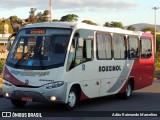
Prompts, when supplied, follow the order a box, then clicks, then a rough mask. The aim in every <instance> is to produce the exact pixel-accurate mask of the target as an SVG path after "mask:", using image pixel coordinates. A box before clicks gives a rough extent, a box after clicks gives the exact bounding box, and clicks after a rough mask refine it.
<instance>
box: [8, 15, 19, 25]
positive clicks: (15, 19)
mask: <svg viewBox="0 0 160 120" xmlns="http://www.w3.org/2000/svg"><path fill="white" fill-rule="evenodd" d="M9 20H10V22H11V23H15V22H18V20H19V18H18V17H17V16H10V17H9Z"/></svg>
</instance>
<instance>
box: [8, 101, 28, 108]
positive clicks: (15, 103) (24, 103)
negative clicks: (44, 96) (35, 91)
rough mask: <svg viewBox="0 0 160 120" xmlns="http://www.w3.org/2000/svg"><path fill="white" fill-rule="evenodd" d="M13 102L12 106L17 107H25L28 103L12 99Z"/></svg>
mask: <svg viewBox="0 0 160 120" xmlns="http://www.w3.org/2000/svg"><path fill="white" fill-rule="evenodd" d="M11 102H12V104H13V105H14V106H15V107H19V108H20V107H24V106H25V105H26V103H27V102H26V101H21V100H13V99H11Z"/></svg>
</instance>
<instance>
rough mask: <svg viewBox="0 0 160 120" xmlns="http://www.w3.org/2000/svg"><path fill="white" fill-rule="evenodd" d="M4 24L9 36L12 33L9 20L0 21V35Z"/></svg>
mask: <svg viewBox="0 0 160 120" xmlns="http://www.w3.org/2000/svg"><path fill="white" fill-rule="evenodd" d="M4 24H8V27H9V28H8V32H9V33H10V34H12V33H13V28H12V26H11V22H10V20H9V19H5V20H0V34H2V33H3V26H4Z"/></svg>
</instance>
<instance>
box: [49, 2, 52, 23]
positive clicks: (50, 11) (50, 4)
mask: <svg viewBox="0 0 160 120" xmlns="http://www.w3.org/2000/svg"><path fill="white" fill-rule="evenodd" d="M49 13H50V22H52V0H50V2H49Z"/></svg>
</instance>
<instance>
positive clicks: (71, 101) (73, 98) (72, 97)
mask: <svg viewBox="0 0 160 120" xmlns="http://www.w3.org/2000/svg"><path fill="white" fill-rule="evenodd" d="M75 103H76V94H75V92H73V91H71V92H70V93H69V98H68V104H69V106H70V107H73V106H74V105H75Z"/></svg>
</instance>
